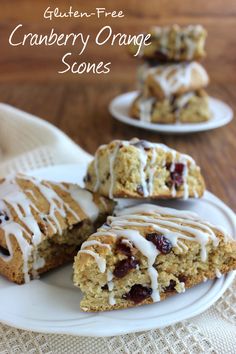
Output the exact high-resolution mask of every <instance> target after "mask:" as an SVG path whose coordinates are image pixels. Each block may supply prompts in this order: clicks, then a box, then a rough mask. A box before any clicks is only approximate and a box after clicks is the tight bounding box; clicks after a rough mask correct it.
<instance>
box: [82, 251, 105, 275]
mask: <svg viewBox="0 0 236 354" xmlns="http://www.w3.org/2000/svg"><path fill="white" fill-rule="evenodd" d="M79 254H89V255H90V256H92V257H94V259H95V261H96V263H97V265H98V268H99V270H100V272H101V273H105V271H106V261H105V259H104V258H103V257H100V256H99V255H98V254H97V253H96V252H94V251H91V250H81V251H79Z"/></svg>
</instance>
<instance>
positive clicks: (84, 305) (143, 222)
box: [74, 204, 236, 311]
mask: <svg viewBox="0 0 236 354" xmlns="http://www.w3.org/2000/svg"><path fill="white" fill-rule="evenodd" d="M235 268H236V241H235V240H233V239H231V238H230V237H229V236H227V235H226V233H225V232H224V230H222V229H220V228H218V227H215V226H213V225H211V224H210V223H208V222H205V221H203V220H201V219H200V218H199V216H198V215H197V214H195V213H191V212H188V211H180V210H175V209H170V208H163V207H159V206H156V205H153V204H141V205H138V206H134V207H130V208H127V209H123V210H121V211H120V212H117V213H116V216H114V217H108V220H107V222H106V223H105V224H104V225H103V226H102V227H101V228H100V229H98V232H96V233H95V234H93V235H91V236H90V237H89V239H88V241H87V242H84V243H83V245H82V247H81V250H80V251H79V253H78V255H77V256H76V258H75V263H74V284H75V285H76V286H79V287H80V289H81V291H82V292H83V294H84V297H83V299H82V301H81V304H80V305H81V309H82V310H83V311H104V310H113V309H123V308H127V307H133V306H137V305H141V304H149V303H152V302H157V301H160V300H163V299H165V298H166V297H168V296H169V295H171V294H175V293H181V292H184V291H185V289H186V288H190V287H193V286H194V285H196V284H198V283H200V282H203V281H205V280H207V279H214V278H215V277H220V276H221V275H222V274H224V273H226V272H228V271H230V270H232V269H235Z"/></svg>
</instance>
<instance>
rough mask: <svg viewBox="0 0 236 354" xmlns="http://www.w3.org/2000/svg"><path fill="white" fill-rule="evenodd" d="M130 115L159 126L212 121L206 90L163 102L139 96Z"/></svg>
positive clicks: (132, 106)
mask: <svg viewBox="0 0 236 354" xmlns="http://www.w3.org/2000/svg"><path fill="white" fill-rule="evenodd" d="M130 115H131V117H133V118H136V119H139V120H142V121H144V122H149V123H150V122H151V123H159V124H173V123H177V122H180V123H198V122H205V121H208V120H209V119H211V112H210V109H209V102H208V95H207V94H206V92H205V91H204V90H199V91H194V92H187V93H184V94H183V95H180V96H172V97H167V98H165V99H163V100H159V99H157V98H154V97H145V96H143V95H139V96H138V97H137V98H136V99H135V100H134V102H133V103H132V105H131V108H130Z"/></svg>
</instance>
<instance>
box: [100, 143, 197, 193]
mask: <svg viewBox="0 0 236 354" xmlns="http://www.w3.org/2000/svg"><path fill="white" fill-rule="evenodd" d="M139 142H142V141H139V139H136V138H134V139H132V140H130V141H126V140H115V141H113V144H114V147H113V148H112V151H111V152H108V154H107V158H108V165H109V178H110V185H109V197H110V198H113V189H114V184H115V182H116V176H115V163H116V158H117V156H118V153H119V150H120V148H121V146H132V147H133V148H134V149H135V150H136V152H137V154H138V159H139V162H140V165H139V175H140V185H141V187H142V188H141V190H142V193H143V196H144V197H148V196H152V195H153V190H154V188H153V184H154V175H155V171H156V165H155V164H156V160H157V157H158V153H159V151H160V152H165V153H170V154H171V158H172V161H173V162H172V166H171V169H173V170H174V166H175V163H177V162H181V163H183V164H184V165H185V168H184V173H183V188H184V196H183V198H184V199H187V198H188V197H189V190H188V181H187V179H188V172H189V168H193V167H195V166H196V163H195V161H194V160H193V159H192V158H191V157H190V156H189V155H186V154H179V155H178V158H177V151H176V150H174V149H171V148H169V147H168V146H166V145H164V144H158V143H151V142H148V141H145V142H144V145H142V144H141V143H140V144H138V143H139ZM103 149H107V145H103V146H101V147H100V148H99V149H98V150H97V152H96V154H95V158H94V162H93V165H94V169H95V176H96V181H95V183H94V185H93V190H94V191H97V190H98V188H99V186H100V182H101V181H100V176H99V173H98V171H97V170H96V168H95V166H98V163H99V162H98V161H99V157H100V154H99V152H101V151H102V150H103ZM148 150H151V161H149V160H148ZM188 164H189V165H190V166H189V168H188ZM162 165H163V167H164V166H165V165H166V160H165V158H164V157H163V161H162ZM171 193H172V196H173V197H175V196H176V189H175V185H174V184H173V185H172V189H171Z"/></svg>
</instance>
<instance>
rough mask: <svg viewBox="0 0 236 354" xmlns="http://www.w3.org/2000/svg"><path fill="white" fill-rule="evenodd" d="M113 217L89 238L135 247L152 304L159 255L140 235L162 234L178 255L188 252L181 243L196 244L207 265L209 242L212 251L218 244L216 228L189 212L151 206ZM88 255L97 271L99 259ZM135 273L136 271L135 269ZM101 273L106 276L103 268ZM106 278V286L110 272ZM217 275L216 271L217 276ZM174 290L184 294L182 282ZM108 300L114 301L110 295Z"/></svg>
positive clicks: (156, 298) (155, 296)
mask: <svg viewBox="0 0 236 354" xmlns="http://www.w3.org/2000/svg"><path fill="white" fill-rule="evenodd" d="M115 215H116V216H109V217H108V219H107V224H108V225H109V226H110V228H109V229H103V228H101V229H99V231H98V232H97V233H95V234H93V235H92V237H96V236H103V237H104V236H111V237H113V238H122V242H124V243H128V244H130V243H131V245H134V247H135V248H136V249H138V250H139V251H140V253H141V254H142V255H143V256H145V257H146V259H147V273H148V275H149V278H150V283H151V289H152V295H151V296H152V300H153V302H156V301H159V300H160V289H159V284H158V271H157V269H156V266H155V264H156V262H157V259H158V256H159V254H160V251H159V250H158V249H157V248H156V246H155V245H154V244H153V243H152V242H151V241H148V240H147V239H146V238H145V237H144V236H143V234H142V232H143V231H144V230H145V229H146V230H147V229H148V230H149V232H155V231H156V232H158V233H161V234H162V235H163V236H165V238H167V239H168V240H169V241H170V242H171V244H172V246H173V247H177V248H178V249H179V250H180V251H181V252H187V251H188V245H187V244H185V243H184V242H183V241H184V240H187V241H190V242H197V243H198V244H199V245H200V254H201V260H202V262H206V261H207V257H208V248H207V245H208V244H209V242H212V244H213V247H217V246H218V244H219V239H218V237H217V235H216V232H215V227H213V226H211V224H209V223H207V222H205V221H204V220H202V219H201V218H200V217H199V215H198V214H196V213H193V212H190V211H184V210H176V209H172V208H165V207H161V206H158V205H154V204H139V205H136V206H133V207H129V208H125V209H122V210H119V209H117V210H116V211H115ZM100 242H101V241H99V243H100ZM104 244H105V242H104ZM81 252H82V253H83V250H82V251H80V252H79V253H81ZM91 255H92V256H93V257H94V258H95V260H96V261H97V264H98V267H99V269H100V268H101V259H100V258H101V257H100V256H98V255H97V256H95V255H94V254H93V252H92V254H91ZM104 262H105V259H104ZM103 267H104V263H103ZM136 271H138V268H137V269H136ZM103 272H105V269H104V268H103ZM107 274H109V279H110V280H108V282H109V281H111V280H112V279H113V276H112V275H111V272H110V271H109V270H108V271H107ZM220 275H221V274H220V272H219V271H218V270H216V276H220ZM107 276H108V275H107ZM176 287H177V288H176V290H177V291H178V292H184V291H185V284H184V283H183V282H180V283H178V284H177V285H176ZM108 290H109V291H111V292H113V290H114V284H113V282H112V285H110V286H109V285H108ZM109 299H113V297H112V295H111V298H110V297H109ZM109 303H110V305H112V303H113V300H111V301H110V300H109Z"/></svg>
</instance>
